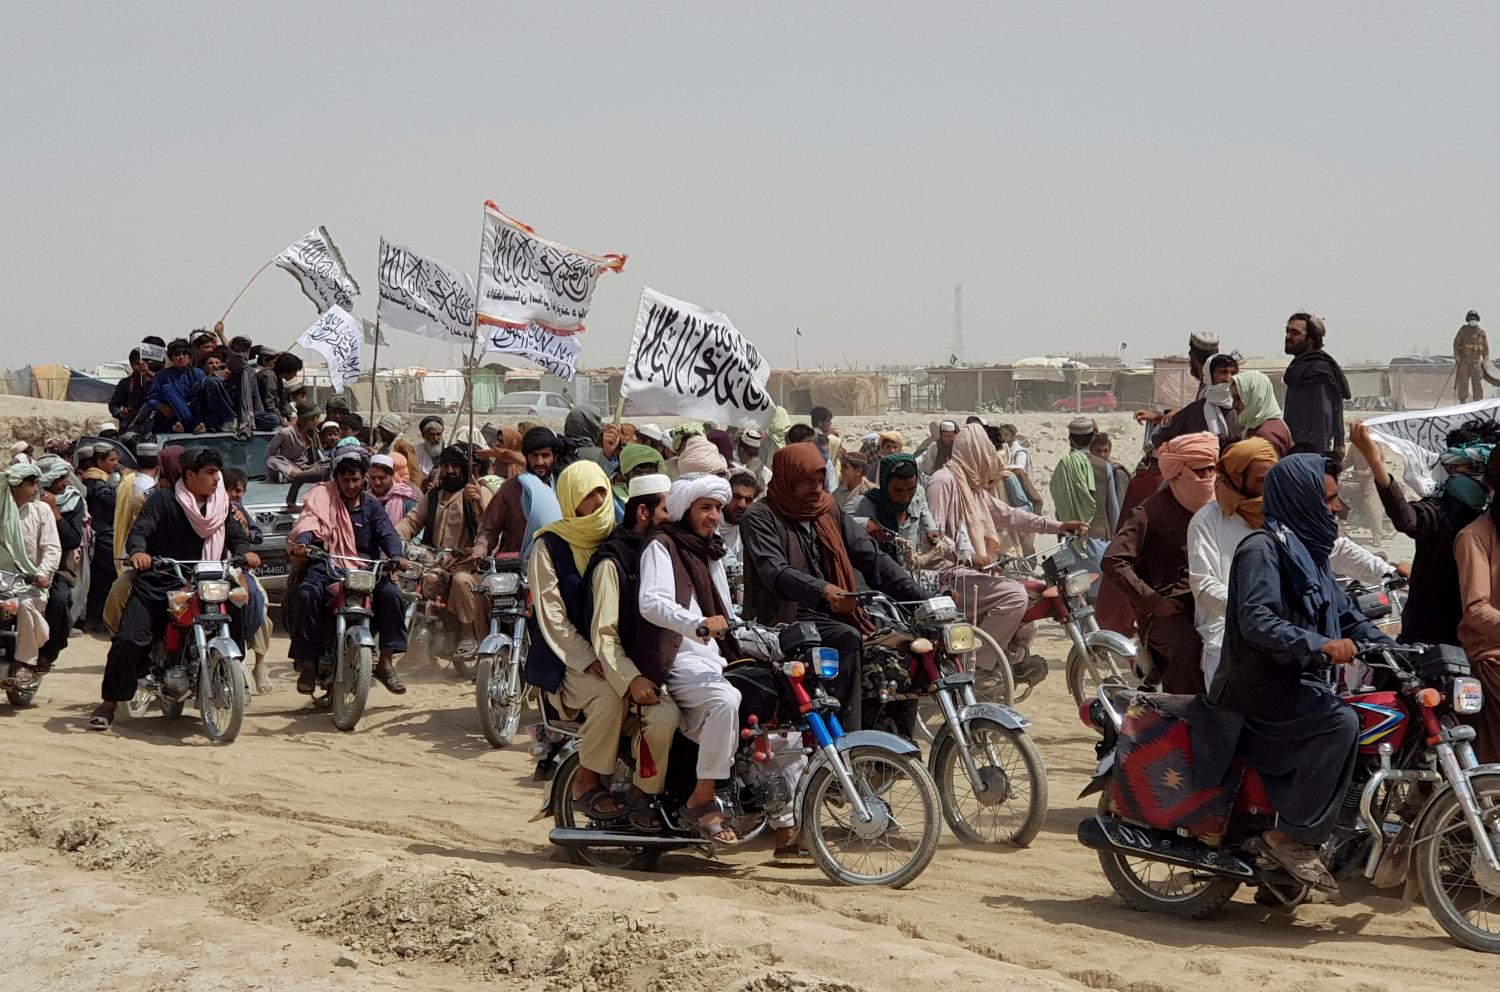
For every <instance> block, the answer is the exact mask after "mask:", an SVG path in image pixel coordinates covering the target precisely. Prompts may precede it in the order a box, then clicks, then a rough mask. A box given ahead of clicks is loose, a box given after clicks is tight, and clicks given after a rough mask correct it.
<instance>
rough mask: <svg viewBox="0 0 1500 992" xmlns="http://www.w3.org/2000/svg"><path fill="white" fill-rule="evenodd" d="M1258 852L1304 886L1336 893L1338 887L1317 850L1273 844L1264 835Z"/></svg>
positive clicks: (1302, 846)
mask: <svg viewBox="0 0 1500 992" xmlns="http://www.w3.org/2000/svg"><path fill="white" fill-rule="evenodd" d="M1257 847H1258V848H1259V850H1260V852H1261V853H1262V854H1264V855H1265V856H1266V857H1268V858H1270V859H1271V860H1272V861H1274V862H1276V864H1278V865H1279V866H1281V868H1283V869H1284V870H1285V871H1286V873H1287V874H1288V875H1291V876H1292V877H1293V878H1295V879H1296V880H1297V881H1299V882H1301V883H1302V884H1304V885H1310V886H1312V887H1313V888H1315V889H1321V890H1322V891H1324V892H1337V891H1338V889H1339V885H1338V883H1337V882H1336V881H1334V879H1333V876H1332V875H1331V874H1329V872H1328V869H1327V868H1325V867H1323V861H1322V859H1320V858H1319V857H1318V850H1317V848H1315V847H1309V846H1308V845H1306V844H1297V843H1288V844H1273V843H1271V841H1270V840H1269V839H1267V838H1266V837H1265V836H1264V835H1262V836H1261V838H1260V843H1259V844H1258V845H1257Z"/></svg>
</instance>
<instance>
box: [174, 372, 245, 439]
mask: <svg viewBox="0 0 1500 992" xmlns="http://www.w3.org/2000/svg"><path fill="white" fill-rule="evenodd" d="M193 413H194V416H195V417H196V418H197V420H198V421H199V422H200V423H202V424H204V425H205V426H206V427H207V428H208V429H209V430H211V431H217V430H223V428H224V426H225V425H226V424H228V423H230V422H231V421H238V419H239V403H238V401H237V400H236V399H235V398H234V395H233V393H231V392H230V389H229V386H228V385H227V384H226V383H225V382H224V381H223V380H221V379H216V378H214V377H213V376H204V378H203V381H202V382H200V383H198V386H197V389H196V391H195V392H194V393H193ZM183 423H184V424H186V423H187V421H183Z"/></svg>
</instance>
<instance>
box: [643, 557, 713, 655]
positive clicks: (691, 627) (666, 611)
mask: <svg viewBox="0 0 1500 992" xmlns="http://www.w3.org/2000/svg"><path fill="white" fill-rule="evenodd" d="M708 574H709V576H710V577H711V578H712V579H713V583H714V585H715V586H716V587H717V588H718V590H719V596H720V597H721V599H722V600H723V601H724V602H725V603H730V602H733V600H732V599H730V596H729V579H728V577H727V576H726V575H725V574H724V563H723V562H722V561H711V562H709V563H708ZM640 606H641V617H642V618H643V619H644V620H645V621H646V622H647V623H651V624H655V625H656V626H658V627H664V628H666V629H667V630H670V631H672V632H674V633H677V634H681V635H682V647H680V648H678V650H677V660H676V662H674V663H673V666H672V673H671V677H670V679H669V684H675V683H677V682H678V681H680V680H689V681H692V679H688V678H687V676H688V674H689V673H691V672H698V673H711V674H713V675H718V674H719V673H720V672H722V671H723V670H724V656H723V655H722V654H720V653H719V643H718V642H717V641H715V640H712V639H710V640H709V641H708V642H707V643H704V641H702V640H700V639H699V637H698V628H699V627H700V626H702V624H703V621H704V619H705V617H704V614H703V610H702V608H701V607H700V606H699V605H698V599H697V597H696V596H693V595H691V594H689V596H688V605H687V607H686V608H685V609H684V608H683V607H681V606H678V605H677V583H676V579H675V577H674V575H673V572H672V559H671V557H670V556H669V555H668V554H667V549H666V548H664V547H662V545H661V542H660V541H652V542H651V543H650V544H647V545H646V549H645V551H644V552H642V554H641V589H640Z"/></svg>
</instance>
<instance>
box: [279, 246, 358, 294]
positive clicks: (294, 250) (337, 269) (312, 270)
mask: <svg viewBox="0 0 1500 992" xmlns="http://www.w3.org/2000/svg"><path fill="white" fill-rule="evenodd" d="M276 264H277V265H279V266H280V267H281V268H283V269H286V270H287V271H288V272H290V273H291V274H292V275H293V277H295V278H296V280H297V283H298V285H300V286H301V287H302V292H303V293H305V294H306V295H307V298H308V299H309V300H312V301H313V306H315V307H317V308H318V312H319V313H323V312H325V311H327V310H328V308H329V307H342V308H343V309H344V310H352V309H353V308H354V298H355V297H356V296H358V295H359V286H357V285H355V282H354V279H353V277H352V276H350V275H349V269H348V267H347V266H346V265H344V256H343V255H342V254H341V253H340V252H339V250H338V247H337V246H336V245H335V244H334V243H333V238H331V237H329V235H328V228H326V227H321V226H319V227H315V228H313V229H312V230H311V231H309V232H307V234H306V235H304V236H303V237H301V238H298V239H297V240H296V241H293V242H292V243H291V244H290V245H288V246H287V249H286V251H284V252H282V253H281V254H280V255H277V256H276Z"/></svg>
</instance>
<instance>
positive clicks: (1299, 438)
mask: <svg viewBox="0 0 1500 992" xmlns="http://www.w3.org/2000/svg"><path fill="white" fill-rule="evenodd" d="M1326 333H1327V329H1326V328H1325V327H1324V326H1323V318H1321V317H1317V316H1314V315H1313V314H1310V313H1307V312H1305V311H1301V310H1299V311H1298V312H1296V313H1294V314H1292V315H1291V316H1290V317H1288V318H1287V321H1286V353H1287V354H1288V355H1291V356H1293V357H1292V363H1291V364H1290V365H1288V366H1287V367H1286V372H1284V373H1283V374H1282V381H1283V382H1284V383H1286V404H1285V410H1284V412H1283V414H1282V419H1283V420H1284V421H1286V426H1287V429H1288V430H1290V431H1291V432H1292V440H1293V441H1296V442H1299V443H1300V442H1306V443H1309V444H1314V445H1317V448H1318V450H1319V451H1320V452H1322V453H1324V454H1333V455H1336V456H1337V457H1338V459H1339V461H1343V460H1344V401H1345V400H1347V399H1349V397H1350V395H1351V394H1350V392H1349V380H1348V379H1346V378H1344V370H1343V369H1341V368H1339V363H1338V362H1336V361H1334V359H1333V356H1332V355H1330V354H1328V352H1326V351H1324V350H1323V336H1324V335H1325V334H1326Z"/></svg>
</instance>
